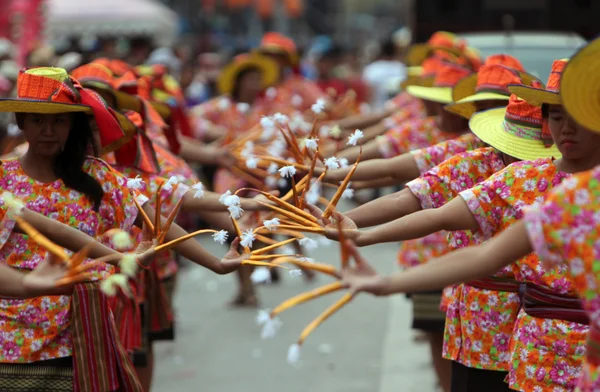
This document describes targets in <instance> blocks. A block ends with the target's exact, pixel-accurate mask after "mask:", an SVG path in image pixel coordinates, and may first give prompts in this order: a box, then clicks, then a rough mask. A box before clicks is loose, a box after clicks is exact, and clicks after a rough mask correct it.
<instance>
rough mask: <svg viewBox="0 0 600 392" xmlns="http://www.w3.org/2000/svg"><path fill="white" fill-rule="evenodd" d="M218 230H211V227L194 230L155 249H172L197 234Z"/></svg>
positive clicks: (157, 250) (158, 250)
mask: <svg viewBox="0 0 600 392" xmlns="http://www.w3.org/2000/svg"><path fill="white" fill-rule="evenodd" d="M216 232H217V231H216V230H210V229H204V230H198V231H194V232H193V233H189V234H186V235H184V236H182V237H179V238H176V239H174V240H173V241H169V242H167V243H166V244H162V245H159V246H157V247H156V248H154V250H155V251H156V252H160V251H161V250H164V249H170V248H172V247H174V246H176V245H178V244H180V243H182V242H183V241H187V240H189V239H190V238H194V237H195V236H197V235H200V234H205V233H216Z"/></svg>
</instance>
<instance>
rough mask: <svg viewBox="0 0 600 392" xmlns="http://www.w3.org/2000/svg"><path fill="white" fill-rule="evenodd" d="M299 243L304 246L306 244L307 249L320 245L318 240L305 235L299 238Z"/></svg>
mask: <svg viewBox="0 0 600 392" xmlns="http://www.w3.org/2000/svg"><path fill="white" fill-rule="evenodd" d="M298 243H299V244H300V245H302V246H304V247H305V248H306V249H307V250H313V249H316V248H318V247H319V244H318V243H317V241H315V240H313V239H310V238H307V237H304V238H300V239H299V240H298Z"/></svg>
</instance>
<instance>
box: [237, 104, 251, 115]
mask: <svg viewBox="0 0 600 392" xmlns="http://www.w3.org/2000/svg"><path fill="white" fill-rule="evenodd" d="M235 108H236V109H237V111H238V112H240V113H242V114H243V113H246V112H248V110H250V105H248V104H247V103H246V102H240V103H238V104H237V105H236V106H235Z"/></svg>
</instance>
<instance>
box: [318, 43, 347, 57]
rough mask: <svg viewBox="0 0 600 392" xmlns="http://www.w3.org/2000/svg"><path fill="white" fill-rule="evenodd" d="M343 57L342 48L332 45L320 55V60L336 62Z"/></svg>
mask: <svg viewBox="0 0 600 392" xmlns="http://www.w3.org/2000/svg"><path fill="white" fill-rule="evenodd" d="M343 55H344V48H342V47H341V46H339V45H333V46H331V47H330V48H329V49H327V50H326V51H324V52H323V54H321V58H320V60H333V61H338V60H340V59H341V58H342V56H343Z"/></svg>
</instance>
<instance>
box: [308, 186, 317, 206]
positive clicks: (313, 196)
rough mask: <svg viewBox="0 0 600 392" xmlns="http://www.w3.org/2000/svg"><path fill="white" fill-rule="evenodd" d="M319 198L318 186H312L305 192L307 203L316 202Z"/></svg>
mask: <svg viewBox="0 0 600 392" xmlns="http://www.w3.org/2000/svg"><path fill="white" fill-rule="evenodd" d="M320 198H321V192H320V190H319V188H318V187H312V188H310V190H309V191H308V193H307V194H306V201H307V202H308V203H309V204H317V203H318V202H319V199H320Z"/></svg>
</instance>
